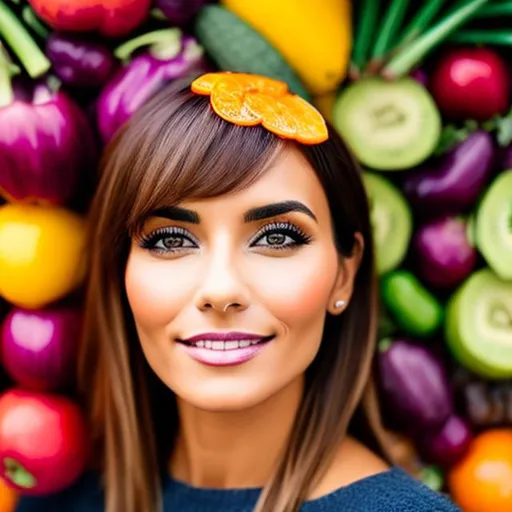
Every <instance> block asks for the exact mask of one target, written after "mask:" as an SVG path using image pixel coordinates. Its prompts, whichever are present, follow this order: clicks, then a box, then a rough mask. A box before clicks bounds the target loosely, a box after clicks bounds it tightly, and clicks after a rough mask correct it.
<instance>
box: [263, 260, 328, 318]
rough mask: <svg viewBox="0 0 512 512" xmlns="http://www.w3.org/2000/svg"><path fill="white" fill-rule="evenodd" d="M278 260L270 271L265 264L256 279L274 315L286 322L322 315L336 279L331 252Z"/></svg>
mask: <svg viewBox="0 0 512 512" xmlns="http://www.w3.org/2000/svg"><path fill="white" fill-rule="evenodd" d="M279 261H280V263H279V264H275V265H273V269H272V271H271V272H269V267H267V268H266V269H265V270H263V269H262V275H261V276H260V279H259V282H260V283H261V285H260V286H261V288H260V290H261V293H262V294H264V296H265V302H266V303H267V304H268V305H269V309H271V310H272V313H273V314H274V316H276V317H277V318H279V319H280V320H282V321H283V322H285V323H290V324H292V323H297V322H298V323H300V324H305V323H309V322H310V321H311V320H312V318H314V317H316V316H320V317H321V318H323V317H324V315H325V310H326V306H327V304H328V301H329V298H330V295H331V292H332V289H333V286H334V284H335V280H336V274H337V258H336V254H335V252H332V251H328V250H327V251H325V250H324V251H322V250H317V251H310V252H308V253H304V254H303V255H300V256H297V257H295V258H290V259H283V260H279ZM263 272H264V274H265V275H263ZM255 277H256V279H257V275H255Z"/></svg>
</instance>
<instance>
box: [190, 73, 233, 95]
mask: <svg viewBox="0 0 512 512" xmlns="http://www.w3.org/2000/svg"><path fill="white" fill-rule="evenodd" d="M227 74H230V73H228V72H222V71H218V72H215V73H205V74H204V75H201V76H200V77H198V78H196V79H195V80H194V81H193V82H192V84H191V85H190V87H191V89H192V92H195V93H196V94H202V95H204V96H209V95H210V94H211V92H212V89H213V86H214V85H215V84H216V83H217V82H218V81H219V80H220V79H221V78H222V77H223V76H224V75H227Z"/></svg>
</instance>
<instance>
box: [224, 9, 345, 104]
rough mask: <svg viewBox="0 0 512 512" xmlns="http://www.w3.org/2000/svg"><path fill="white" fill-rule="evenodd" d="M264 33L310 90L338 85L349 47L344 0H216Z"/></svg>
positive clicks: (318, 92) (320, 90) (317, 91)
mask: <svg viewBox="0 0 512 512" xmlns="http://www.w3.org/2000/svg"><path fill="white" fill-rule="evenodd" d="M222 3H223V5H224V6H225V7H227V8H228V9H229V10H231V11H232V12H234V13H235V14H237V15H238V16H239V17H240V18H241V19H243V20H244V21H245V22H246V23H248V24H249V25H251V26H252V27H253V28H254V29H256V30H257V31H258V32H259V33H260V34H261V35H262V36H263V37H265V38H266V39H267V40H268V41H269V42H270V43H271V44H272V45H273V46H274V47H275V48H276V49H277V50H278V51H279V52H280V53H281V54H282V56H283V57H284V58H285V60H286V61H288V63H289V64H290V65H291V67H292V68H293V69H294V70H295V71H296V72H297V74H298V75H299V76H300V78H301V79H302V81H303V82H304V84H305V85H306V87H307V88H308V90H309V91H310V92H311V94H313V95H322V94H325V93H327V92H330V91H332V90H334V89H336V87H337V86H338V84H339V83H340V82H342V81H343V79H344V78H345V76H346V73H347V71H348V66H349V60H350V53H351V51H352V25H351V10H350V0H222Z"/></svg>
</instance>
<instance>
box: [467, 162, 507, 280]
mask: <svg viewBox="0 0 512 512" xmlns="http://www.w3.org/2000/svg"><path fill="white" fill-rule="evenodd" d="M475 227H476V245H477V247H478V250H479V251H480V252H481V253H482V255H483V257H484V258H485V260H486V261H487V264H488V265H489V266H490V267H491V268H492V269H493V270H494V271H495V272H496V274H498V275H499V276H500V277H501V278H503V279H507V280H512V170H510V171H505V172H502V173H501V174H499V175H498V176H497V177H496V178H495V179H494V181H493V182H492V183H491V185H490V186H489V188H488V189H487V191H486V192H485V195H484V196H483V198H482V201H481V203H480V206H479V207H478V211H477V214H476V226H475Z"/></svg>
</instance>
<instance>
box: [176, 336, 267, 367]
mask: <svg viewBox="0 0 512 512" xmlns="http://www.w3.org/2000/svg"><path fill="white" fill-rule="evenodd" d="M272 338H273V336H261V335H256V334H249V333H243V332H228V333H218V332H217V333H203V334H199V335H196V336H192V337H190V338H187V339H184V340H180V341H181V343H180V345H181V346H182V348H183V350H185V352H187V353H188V355H190V357H192V358H193V359H195V360H196V361H198V362H200V363H203V364H206V365H210V366H233V365H237V364H241V363H243V362H245V361H248V360H249V359H252V358H253V357H255V356H256V355H257V354H258V353H259V352H261V350H263V348H265V346H266V345H267V344H268V341H270V340H271V339H272Z"/></svg>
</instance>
